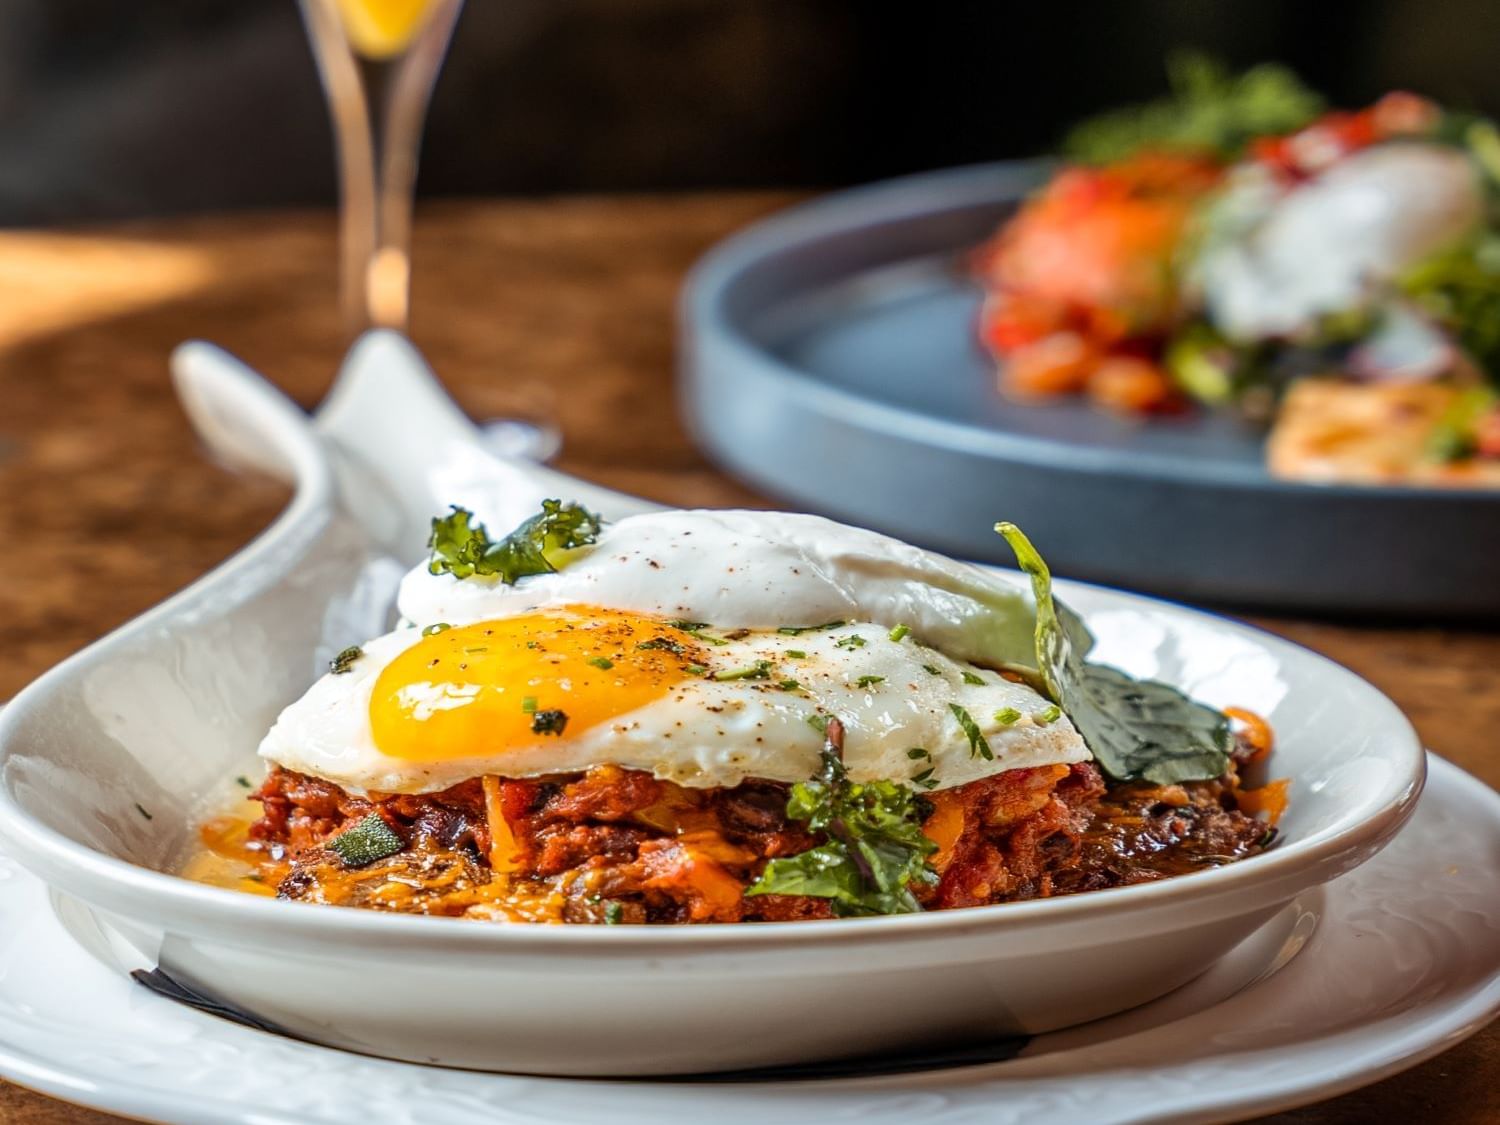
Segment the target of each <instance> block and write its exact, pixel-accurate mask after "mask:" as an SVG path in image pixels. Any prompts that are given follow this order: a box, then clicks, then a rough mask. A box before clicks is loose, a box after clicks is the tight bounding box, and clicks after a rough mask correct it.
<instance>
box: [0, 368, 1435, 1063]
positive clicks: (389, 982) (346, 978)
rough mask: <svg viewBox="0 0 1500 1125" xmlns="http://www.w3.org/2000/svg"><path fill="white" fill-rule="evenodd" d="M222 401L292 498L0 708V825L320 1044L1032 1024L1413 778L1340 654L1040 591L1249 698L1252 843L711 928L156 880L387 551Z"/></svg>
mask: <svg viewBox="0 0 1500 1125" xmlns="http://www.w3.org/2000/svg"><path fill="white" fill-rule="evenodd" d="M228 397H229V398H230V399H232V400H233V401H232V403H231V405H233V406H234V408H235V409H236V410H237V411H238V412H240V419H241V420H243V417H246V416H249V417H254V418H258V419H259V423H260V432H261V435H262V437H263V438H264V442H263V445H262V447H261V448H259V449H257V451H256V455H257V456H258V457H259V458H261V459H262V460H263V461H264V460H271V461H274V460H276V459H277V458H280V459H281V460H282V462H283V464H284V467H285V468H286V470H287V472H288V473H289V474H290V475H294V476H295V477H296V478H297V479H298V481H299V489H298V495H297V497H296V499H295V500H294V501H293V503H292V505H291V506H290V507H289V508H288V509H287V511H286V512H285V513H284V514H283V515H282V517H281V518H280V519H279V520H278V521H277V523H276V524H274V525H273V526H272V528H271V529H270V530H269V531H267V532H266V533H265V534H264V535H263V536H261V538H260V539H258V540H257V541H256V542H255V543H253V544H251V546H250V547H248V548H246V549H245V551H243V552H241V554H240V555H237V556H236V557H235V558H234V559H231V560H230V561H229V562H227V563H225V564H224V565H223V566H222V567H220V568H219V569H218V570H216V571H215V572H214V573H213V574H212V575H210V576H209V577H208V578H205V579H204V580H202V581H201V582H199V583H197V584H195V585H194V586H192V587H190V588H189V589H188V590H186V591H184V592H183V593H182V594H179V595H178V596H176V597H175V598H173V599H171V600H170V601H169V602H167V603H165V604H164V605H162V606H160V607H158V608H157V609H156V610H153V611H152V612H150V613H148V614H146V615H145V616H143V617H141V618H139V619H137V620H136V621H134V622H131V623H129V624H127V625H126V626H124V627H123V628H121V629H120V630H118V631H116V632H115V633H113V634H111V635H110V636H108V637H106V638H105V639H103V640H101V641H99V642H98V643H96V644H94V645H93V646H91V647H90V648H88V649H86V650H85V651H84V652H82V653H80V654H79V655H77V656H75V657H73V658H72V659H70V660H68V661H67V662H65V663H64V664H62V665H60V666H59V667H57V668H56V669H54V670H53V671H51V672H49V673H48V674H47V675H45V676H43V677H42V678H41V679H40V680H38V681H37V682H36V683H35V684H33V685H32V686H31V687H29V688H27V689H26V691H24V692H23V693H22V694H21V695H20V696H18V697H17V698H16V699H15V700H14V701H13V702H12V703H11V705H10V706H8V707H7V708H6V709H5V711H4V712H3V714H0V842H3V844H4V845H5V847H6V848H7V850H8V851H9V852H10V853H11V854H13V855H14V856H15V857H16V858H17V859H18V860H19V861H20V862H21V863H22V864H23V865H25V866H26V867H27V868H28V869H30V870H31V871H33V872H35V873H36V874H37V875H39V876H40V877H41V878H43V879H45V880H46V881H47V882H48V883H50V884H51V885H52V886H54V887H55V888H57V889H58V890H60V891H62V892H64V893H66V894H67V895H69V896H72V897H74V898H76V899H78V900H80V901H81V902H83V903H85V904H87V905H88V906H89V907H90V908H91V909H92V910H93V911H94V912H95V913H96V915H97V916H98V917H99V918H100V920H101V921H102V922H103V923H104V924H106V925H107V926H109V927H110V928H112V929H113V930H115V931H116V932H117V933H119V934H121V935H123V936H125V937H126V938H127V939H128V940H129V941H130V942H131V943H132V944H134V945H135V946H136V947H137V948H139V949H142V950H143V951H145V952H146V953H147V954H148V955H149V956H152V957H155V958H156V959H158V960H159V962H160V964H161V966H162V967H163V969H165V970H166V971H167V972H168V973H169V974H171V975H172V976H173V977H175V978H177V979H179V980H181V981H182V982H183V983H185V984H188V985H189V986H191V987H194V988H196V989H198V990H200V991H201V992H203V993H205V994H207V995H210V996H213V997H217V998H219V999H222V1000H224V1001H227V1002H228V1003H230V1004H232V1005H234V1006H237V1007H239V1008H241V1009H244V1010H245V1011H247V1012H250V1013H253V1014H254V1015H256V1016H259V1017H260V1018H262V1019H264V1020H267V1021H270V1022H271V1023H274V1024H277V1025H279V1026H281V1027H283V1028H285V1029H287V1030H289V1031H291V1032H293V1033H295V1034H298V1035H302V1036H305V1037H306V1038H309V1039H312V1040H316V1041H318V1042H321V1043H325V1044H329V1045H333V1046H338V1047H343V1048H347V1049H351V1050H356V1051H362V1052H367V1053H370V1054H376V1055H383V1056H388V1057H392V1058H400V1059H408V1060H412V1061H417V1062H434V1063H441V1064H445V1065H451V1066H460V1067H471V1068H478V1069H493V1070H508V1071H521V1072H533V1073H542V1074H560V1075H583V1074H587V1075H648V1074H664V1073H691V1072H704V1071H711V1070H723V1069H733V1068H742V1067H753V1066H762V1065H772V1064H778V1063H788V1062H801V1061H807V1060H811V1059H818V1058H834V1057H841V1056H851V1055H855V1054H860V1053H865V1052H874V1051H882V1050H891V1049H896V1048H901V1047H909V1046H914V1045H917V1044H928V1043H934V1042H939V1041H942V1040H962V1039H969V1040H972V1039H975V1038H980V1037H985V1038H988V1037H995V1036H999V1035H1004V1034H1013V1033H1035V1032H1042V1031H1048V1030H1051V1029H1054V1028H1058V1027H1063V1026H1067V1025H1070V1024H1075V1023H1079V1022H1082V1021H1085V1020H1089V1019H1094V1018H1098V1017H1100V1016H1104V1015H1108V1014H1111V1013H1114V1012H1118V1011H1121V1010H1124V1009H1126V1008H1129V1007H1132V1006H1134V1005H1136V1004H1140V1003H1143V1002H1145V1001H1148V1000H1151V999H1153V998H1155V997H1158V996H1160V995H1162V994H1164V993H1166V992H1168V991H1170V990H1171V989H1173V988H1176V987H1178V986H1179V985H1181V984H1183V983H1185V982H1187V981H1188V980H1190V979H1192V978H1193V977H1195V976H1197V975H1198V974H1199V973H1201V972H1203V971H1204V970H1205V969H1207V968H1208V967H1209V966H1210V965H1211V964H1212V963H1213V962H1214V961H1215V960H1216V959H1217V958H1219V957H1220V956H1222V955H1223V954H1224V953H1225V952H1226V951H1227V950H1229V949H1230V948H1231V947H1233V946H1234V945H1235V944H1236V943H1238V942H1239V941H1240V940H1241V939H1243V938H1245V937H1247V936H1248V935H1249V934H1250V933H1251V932H1253V931H1254V930H1255V929H1256V928H1257V927H1259V926H1260V925H1262V924H1263V923H1264V922H1266V921H1267V920H1269V919H1270V918H1271V917H1272V916H1274V915H1275V914H1276V913H1277V912H1278V911H1280V910H1281V909H1282V908H1283V907H1284V906H1285V905H1286V904H1287V903H1288V902H1290V901H1291V900H1292V899H1293V898H1294V897H1295V896H1296V895H1298V894H1299V893H1300V892H1303V891H1306V890H1308V889H1309V888H1312V887H1315V886H1317V885H1319V884H1322V883H1324V882H1327V881H1328V880H1330V879H1333V878H1335V877H1337V876H1338V875H1340V874H1342V873H1344V872H1346V871H1348V870H1350V869H1351V868H1353V867H1355V866H1357V865H1358V864H1360V863H1363V862H1364V861H1365V860H1367V859H1369V858H1370V857H1371V856H1372V855H1374V854H1375V853H1376V852H1377V851H1378V850H1379V849H1380V848H1381V847H1382V846H1383V845H1384V844H1385V843H1386V842H1387V841H1388V840H1389V839H1390V838H1391V837H1392V836H1393V835H1394V834H1395V833H1396V831H1397V830H1398V829H1399V828H1400V827H1401V825H1402V824H1403V823H1404V822H1405V820H1406V819H1407V817H1408V816H1409V815H1410V813H1411V811H1412V809H1413V806H1414V804H1415V801H1416V798H1417V796H1418V794H1419V792H1420V790H1421V787H1422V782H1423V778H1424V771H1425V765H1424V759H1423V754H1422V751H1421V748H1420V746H1419V743H1418V741H1417V738H1416V736H1415V733H1414V732H1413V730H1412V728H1411V726H1410V724H1409V723H1408V722H1407V721H1406V719H1405V718H1404V716H1403V715H1402V714H1401V712H1400V711H1399V710H1398V709H1397V708H1396V706H1395V705H1394V704H1393V703H1391V701H1390V700H1388V699H1387V698H1386V697H1385V696H1384V695H1382V694H1381V693H1380V692H1378V691H1377V690H1375V689H1374V688H1373V687H1371V686H1370V685H1369V684H1367V683H1365V682H1364V681H1363V680H1361V679H1359V678H1358V677H1356V676H1354V675H1353V674H1352V673H1350V672H1348V671H1347V670H1345V669H1343V668H1341V667H1339V666H1338V665H1336V664H1334V663H1332V662H1331V661H1329V660H1326V659H1324V658H1323V657H1320V656H1318V655H1316V654H1314V653H1311V652H1309V651H1307V650H1305V649H1302V648H1299V647H1297V646H1295V645H1292V644H1290V643H1288V642H1286V641H1282V640H1279V639H1277V638H1275V637H1272V636H1269V635H1267V634H1265V633H1261V632H1259V631H1257V630H1254V629H1250V628H1248V627H1246V626H1242V625H1238V624H1235V623H1233V622H1230V621H1227V620H1224V619H1221V618H1217V617H1214V616H1211V615H1208V614H1205V613H1200V612H1196V611H1192V610H1188V609H1184V608H1181V607H1178V606H1175V605H1171V604H1168V603H1165V602H1160V601H1153V600H1150V599H1146V598H1140V597H1135V596H1131V595H1127V594H1121V593H1116V592H1112V591H1107V590H1102V589H1097V588H1093V587H1088V586H1082V585H1077V584H1073V583H1066V582H1064V583H1060V584H1059V589H1060V593H1061V595H1062V596H1063V597H1064V598H1065V599H1066V600H1067V601H1068V602H1069V604H1071V605H1072V606H1073V607H1074V608H1075V609H1077V610H1078V611H1080V612H1081V613H1082V614H1083V616H1084V617H1085V619H1086V620H1087V621H1088V623H1089V625H1090V626H1091V627H1092V628H1093V629H1094V631H1095V633H1096V634H1097V635H1098V637H1099V641H1100V644H1099V648H1098V650H1097V655H1098V657H1099V658H1100V659H1102V660H1105V661H1107V662H1111V663H1115V664H1118V665H1120V666H1121V667H1124V668H1126V669H1127V670H1129V671H1131V672H1133V673H1135V674H1137V675H1145V676H1152V677H1155V678H1159V679H1162V680H1165V681H1167V682H1170V683H1174V684H1177V685H1178V686H1180V687H1182V688H1183V689H1184V690H1186V691H1187V692H1189V693H1190V694H1192V695H1194V696H1196V697H1198V698H1201V699H1203V700H1205V701H1206V702H1209V703H1213V704H1215V705H1218V706H1229V705H1238V706H1243V707H1248V708H1250V709H1252V710H1255V711H1258V712H1260V713H1261V714H1263V715H1265V716H1266V717H1267V718H1268V719H1269V720H1270V722H1271V724H1272V725H1273V727H1274V728H1275V730H1276V733H1277V739H1278V742H1277V749H1276V754H1275V757H1274V772H1275V773H1276V774H1277V775H1285V776H1289V777H1291V778H1292V779H1293V781H1292V788H1291V806H1290V809H1289V811H1288V813H1287V815H1286V817H1285V818H1284V820H1283V822H1282V838H1281V841H1280V842H1279V843H1278V845H1277V846H1276V847H1275V848H1274V849H1273V850H1272V851H1271V852H1269V853H1267V854H1265V855H1263V856H1258V857H1255V858H1252V859H1250V860H1247V861H1244V862H1242V863H1238V864H1234V865H1230V866H1227V867H1222V868H1216V869H1213V870H1209V871H1204V872H1201V873H1195V874H1192V875H1187V876H1182V877H1179V878H1175V879H1171V880H1166V881H1163V882H1159V883H1152V884H1146V885H1142V886H1136V887H1128V888H1121V889H1117V890H1109V891H1100V892H1094V893H1090V894H1084V895H1078V896H1073V897H1064V898H1058V899H1048V900H1039V901H1031V902H1022V903H1011V904H1006V905H1000V906H990V907H979V908H974V909H966V910H955V911H945V912H934V913H931V914H920V915H907V916H901V917H889V918H868V919H845V920H839V921H834V922H824V923H806V922H804V923H779V924H755V925H740V926H736V925H725V926H703V927H541V926H538V927H528V926H504V925H493V924H483V923H476V922H467V921H461V920H455V919H446V918H423V917H407V916H399V915H388V914H377V913H371V912H365V911H358V910H342V909H336V908H330V907H320V906H311V905H305V904H298V903H286V902H279V901H274V900H269V899H262V898H258V897H254V896H249V895H243V894H238V893H235V892H232V891H226V890H221V889H217V888H213V887H207V886H202V885H199V884H195V883H192V882H189V881H186V880H183V879H181V878H178V877H175V876H174V875H172V874H170V873H167V869H168V868H169V867H170V866H171V864H172V863H173V862H174V861H175V860H176V859H177V858H178V857H180V856H181V854H182V853H183V850H184V848H185V846H186V845H187V843H188V841H189V840H190V838H191V835H192V831H193V827H194V824H195V823H196V822H197V821H198V820H199V819H200V818H201V816H202V815H204V813H205V812H206V811H209V808H210V806H211V804H212V803H213V802H215V801H217V800H220V799H222V798H223V796H224V794H225V791H226V787H225V783H226V780H227V779H230V778H233V777H234V776H235V775H236V774H243V773H245V772H246V771H247V769H252V768H254V764H253V757H252V756H253V753H254V748H255V745H256V743H257V741H258V739H259V737H260V735H261V734H262V733H263V732H264V730H265V729H266V728H267V727H268V726H269V724H270V722H271V720H272V719H273V718H274V716H275V715H276V713H277V712H278V710H279V709H280V708H281V707H282V706H284V705H285V704H286V703H287V702H288V701H289V700H291V699H292V698H294V697H295V696H296V695H297V694H299V693H300V692H301V691H302V690H303V689H304V688H305V687H306V686H307V684H308V683H310V682H311V680H312V679H313V677H314V675H315V671H316V669H317V668H318V667H319V665H320V664H321V663H322V662H323V661H326V660H327V658H328V657H329V656H330V655H331V654H332V653H333V652H336V651H337V650H338V649H339V648H341V647H342V646H343V645H345V644H348V643H354V642H357V641H360V640H363V639H364V638H366V637H367V636H370V635H373V634H374V633H376V632H379V631H380V629H381V627H382V626H383V624H384V622H385V618H386V615H387V613H388V606H389V596H390V593H391V589H392V586H393V582H394V579H395V577H396V575H397V574H398V573H399V569H400V568H399V566H398V565H397V564H395V563H394V562H393V561H392V560H390V559H388V558H385V557H384V556H382V555H381V554H380V553H379V552H378V551H376V550H375V549H374V548H373V547H372V546H371V543H370V541H369V539H368V538H367V537H366V535H365V534H364V533H363V532H362V531H361V529H360V528H359V527H357V526H356V525H355V524H354V522H353V521H352V520H351V519H349V518H348V517H347V516H345V515H343V514H342V513H341V512H340V511H339V510H338V508H337V505H336V501H335V492H336V490H335V487H334V485H333V476H332V473H331V472H330V470H329V467H328V465H327V464H326V462H325V461H324V460H322V458H323V452H322V450H321V448H320V446H319V445H318V443H317V442H316V440H315V439H314V438H312V437H311V435H310V434H309V433H308V432H307V427H306V424H305V420H303V419H300V418H298V417H295V416H294V415H293V414H291V413H288V411H289V410H290V408H289V407H287V406H286V404H284V403H281V402H279V401H276V400H275V399H274V397H273V396H271V395H270V394H268V393H263V392H261V391H259V390H256V389H255V388H254V387H251V386H248V385H247V386H245V387H239V388H237V389H234V390H233V394H231V395H229V396H228ZM245 412H248V414H246V413H245ZM257 412H259V413H257ZM1011 577H1012V578H1013V579H1015V580H1017V581H1019V579H1018V578H1016V576H1014V575H1012V576H1011ZM147 813H149V818H148V817H147V815H146V814H147Z"/></svg>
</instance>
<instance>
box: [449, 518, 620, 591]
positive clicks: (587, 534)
mask: <svg viewBox="0 0 1500 1125" xmlns="http://www.w3.org/2000/svg"><path fill="white" fill-rule="evenodd" d="M598 537H599V517H598V516H596V515H594V514H593V513H592V512H590V511H588V510H587V509H586V508H582V507H580V506H579V505H577V504H572V503H569V504H564V503H563V502H562V501H561V500H543V501H542V510H541V512H539V513H538V514H537V515H534V516H532V517H531V518H530V519H528V520H526V521H525V522H523V523H522V524H521V525H520V526H519V527H517V528H516V529H515V530H514V531H512V532H511V533H510V534H509V535H507V536H506V537H505V538H504V539H501V540H499V541H498V542H495V541H492V540H491V539H490V537H489V533H488V532H487V531H486V530H485V527H484V525H483V524H482V523H479V522H478V521H476V520H475V519H474V513H473V512H471V511H469V510H468V509H467V508H460V507H458V506H457V505H454V507H453V509H452V511H451V512H449V514H448V515H446V516H443V517H441V518H440V519H435V520H433V521H432V536H431V538H430V539H428V541H427V545H428V546H429V547H430V548H431V549H432V558H431V559H430V560H429V562H428V564H427V569H428V570H429V571H431V572H432V573H433V574H451V575H453V577H455V578H472V577H474V576H476V575H479V576H485V577H488V576H491V575H493V576H495V577H497V578H498V579H499V580H500V581H501V582H503V583H505V584H506V585H507V586H513V585H515V583H516V582H518V581H519V580H520V579H522V578H525V577H527V576H528V575H532V574H551V573H553V572H554V571H555V570H557V568H558V566H559V565H560V564H561V563H562V562H563V560H564V558H565V556H566V553H567V552H568V551H572V550H576V549H577V548H579V547H587V546H589V545H590V544H592V543H594V542H595V541H596V540H597V539H598Z"/></svg>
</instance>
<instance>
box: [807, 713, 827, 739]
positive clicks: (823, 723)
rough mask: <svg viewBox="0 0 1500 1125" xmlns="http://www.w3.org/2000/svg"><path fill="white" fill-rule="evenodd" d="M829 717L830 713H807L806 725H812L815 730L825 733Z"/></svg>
mask: <svg viewBox="0 0 1500 1125" xmlns="http://www.w3.org/2000/svg"><path fill="white" fill-rule="evenodd" d="M830 718H832V716H831V715H809V716H808V717H807V725H808V726H810V727H812V729H813V730H815V731H817V732H818V733H819V734H827V733H828V720H829V719H830Z"/></svg>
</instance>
